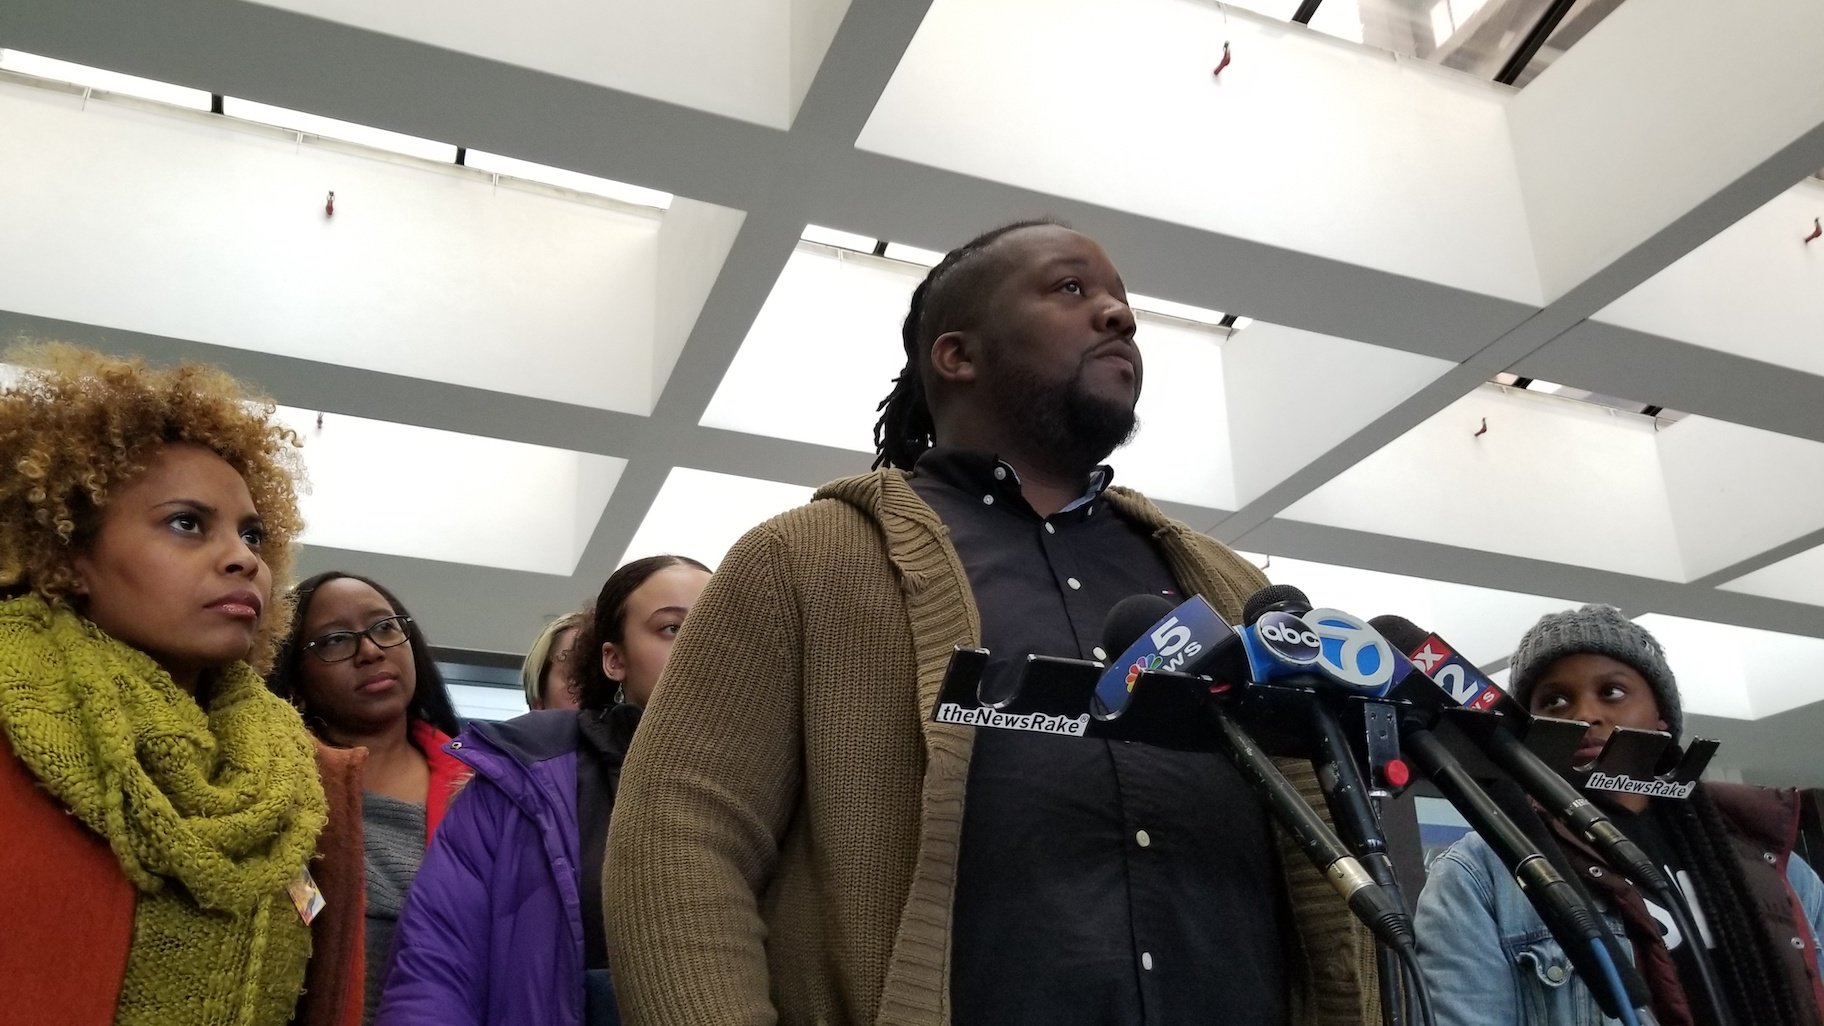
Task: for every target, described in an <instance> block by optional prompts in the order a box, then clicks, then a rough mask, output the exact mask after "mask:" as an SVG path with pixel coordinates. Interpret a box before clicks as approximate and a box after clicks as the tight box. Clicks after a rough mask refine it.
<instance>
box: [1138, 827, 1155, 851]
mask: <svg viewBox="0 0 1824 1026" xmlns="http://www.w3.org/2000/svg"><path fill="white" fill-rule="evenodd" d="M1134 843H1135V844H1137V845H1139V846H1140V847H1142V848H1150V847H1152V844H1153V839H1152V837H1151V835H1149V834H1148V833H1147V832H1146V831H1144V830H1136V831H1134Z"/></svg>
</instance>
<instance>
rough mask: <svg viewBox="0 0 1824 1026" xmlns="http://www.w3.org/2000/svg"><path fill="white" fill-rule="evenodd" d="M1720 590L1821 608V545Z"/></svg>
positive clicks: (1823, 596)
mask: <svg viewBox="0 0 1824 1026" xmlns="http://www.w3.org/2000/svg"><path fill="white" fill-rule="evenodd" d="M1722 589H1723V590H1724V591H1739V592H1743V593H1744V594H1748V595H1764V596H1766V597H1767V598H1777V599H1785V600H1786V601H1788V602H1805V603H1809V604H1811V605H1814V606H1824V545H1820V546H1818V547H1816V548H1813V549H1807V550H1805V551H1804V552H1801V553H1799V554H1798V555H1796V556H1788V557H1786V558H1785V559H1782V560H1780V561H1779V562H1777V563H1775V564H1773V565H1772V566H1768V567H1763V568H1761V569H1760V570H1756V571H1755V572H1754V573H1751V574H1747V575H1745V576H1742V577H1738V578H1736V579H1735V580H1733V581H1730V582H1729V583H1728V584H1725V585H1722Z"/></svg>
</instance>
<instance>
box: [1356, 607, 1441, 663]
mask: <svg viewBox="0 0 1824 1026" xmlns="http://www.w3.org/2000/svg"><path fill="white" fill-rule="evenodd" d="M1368 626H1370V627H1373V628H1374V629H1375V630H1376V631H1378V632H1379V633H1380V635H1381V637H1383V638H1386V639H1387V643H1388V644H1390V645H1392V646H1393V647H1394V648H1396V649H1399V650H1400V651H1401V652H1405V653H1408V654H1410V653H1412V652H1416V651H1417V650H1418V648H1419V646H1420V645H1423V644H1425V639H1426V638H1429V637H1431V632H1430V631H1428V630H1426V629H1425V628H1423V627H1420V626H1419V625H1418V624H1416V623H1413V622H1412V621H1411V620H1408V619H1406V618H1405V617H1403V616H1393V615H1391V614H1388V615H1385V616H1377V617H1375V618H1374V619H1372V620H1369V621H1368Z"/></svg>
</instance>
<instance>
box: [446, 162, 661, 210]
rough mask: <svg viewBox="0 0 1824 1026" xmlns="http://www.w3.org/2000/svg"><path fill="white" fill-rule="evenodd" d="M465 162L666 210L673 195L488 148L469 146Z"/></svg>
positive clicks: (479, 167) (500, 172)
mask: <svg viewBox="0 0 1824 1026" xmlns="http://www.w3.org/2000/svg"><path fill="white" fill-rule="evenodd" d="M463 164H464V166H466V167H472V168H474V169H475V170H477V171H487V172H490V173H493V174H500V175H507V176H509V177H512V178H519V179H523V180H525V181H528V182H539V183H542V184H544V185H555V186H557V187H558V188H560V189H569V190H570V191H572V192H580V193H584V194H587V195H590V196H600V197H602V198H604V199H611V200H617V201H619V202H621V203H626V204H628V205H629V206H636V207H651V208H653V209H655V210H665V209H668V208H669V207H670V206H671V199H672V196H671V193H669V192H660V191H659V190H657V189H643V188H641V187H640V186H637V185H628V184H627V183H626V182H616V181H611V180H610V179H607V178H598V177H596V176H595V175H586V174H582V173H581V172H577V171H566V170H564V169H563V168H561V167H551V166H550V165H548V164H535V163H533V162H532V161H529V160H520V159H519V158H518V157H508V156H503V155H501V154H499V153H489V152H487V151H486V150H468V151H467V152H466V153H465V154H464V156H463Z"/></svg>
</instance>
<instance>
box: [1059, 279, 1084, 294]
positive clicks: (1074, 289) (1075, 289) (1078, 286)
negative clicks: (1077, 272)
mask: <svg viewBox="0 0 1824 1026" xmlns="http://www.w3.org/2000/svg"><path fill="white" fill-rule="evenodd" d="M1058 287H1059V288H1061V289H1063V290H1064V291H1065V292H1068V293H1070V294H1071V295H1075V296H1080V295H1082V294H1083V283H1082V282H1080V281H1078V280H1076V279H1075V278H1072V279H1070V280H1069V281H1067V282H1065V283H1064V284H1062V285H1060V286H1058Z"/></svg>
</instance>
